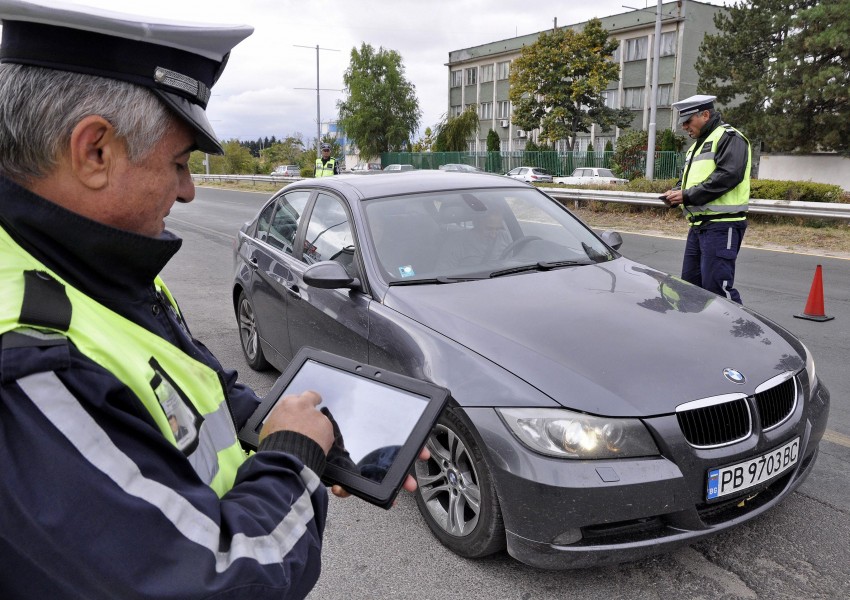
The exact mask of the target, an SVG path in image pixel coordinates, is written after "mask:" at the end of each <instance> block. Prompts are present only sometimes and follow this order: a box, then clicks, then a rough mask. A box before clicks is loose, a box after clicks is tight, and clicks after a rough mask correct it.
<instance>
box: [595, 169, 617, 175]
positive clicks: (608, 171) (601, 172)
mask: <svg viewBox="0 0 850 600" xmlns="http://www.w3.org/2000/svg"><path fill="white" fill-rule="evenodd" d="M599 176H600V177H616V175H614V172H613V171H611V169H599Z"/></svg>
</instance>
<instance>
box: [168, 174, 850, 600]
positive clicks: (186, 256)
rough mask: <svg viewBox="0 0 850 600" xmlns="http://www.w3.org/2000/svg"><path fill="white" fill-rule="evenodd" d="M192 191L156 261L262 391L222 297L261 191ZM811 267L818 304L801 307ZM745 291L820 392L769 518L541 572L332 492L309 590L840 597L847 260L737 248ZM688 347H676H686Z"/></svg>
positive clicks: (670, 261) (650, 247)
mask: <svg viewBox="0 0 850 600" xmlns="http://www.w3.org/2000/svg"><path fill="white" fill-rule="evenodd" d="M268 196H269V195H268V194H252V193H245V192H234V191H226V190H218V189H203V188H198V191H197V197H196V200H195V202H193V203H192V204H189V205H178V206H175V207H174V209H173V210H172V214H171V216H170V217H169V218H168V219H167V226H168V228H169V229H171V230H172V231H174V232H175V233H177V234H178V235H180V236H181V237H183V239H184V245H183V248H182V249H181V251H180V252H179V253H178V255H177V256H176V257H175V258H174V259H173V260H172V261H171V263H170V264H169V265H168V267H166V269H165V272H164V277H165V280H166V281H167V282H168V284H169V287H170V288H171V290H172V291H173V292H174V293H175V295H176V297H177V299H178V301H179V302H180V305H181V308H182V310H183V312H184V313H185V314H186V315H187V317H188V321H189V325H190V327H191V329H192V331H193V333H194V334H195V336H196V337H198V338H199V339H201V340H203V341H204V342H205V343H206V344H207V346H209V347H210V348H211V349H212V351H213V352H214V353H215V354H216V355H217V356H218V357H219V359H220V360H221V362H222V363H223V364H224V365H225V366H227V367H230V368H235V369H237V370H238V371H239V373H240V379H241V380H242V381H244V382H245V383H247V384H249V385H251V386H252V387H254V389H256V390H257V392H258V393H260V394H264V393H265V392H267V391H268V389H269V388H270V387H271V385H272V383H273V381H274V379H275V377H276V373H274V372H272V373H262V374H260V373H255V372H253V371H251V370H250V369H249V368H248V366H247V364H246V363H245V361H244V358H243V357H242V354H241V350H240V348H239V342H238V333H237V329H236V321H235V318H234V315H233V310H232V306H231V302H230V285H231V280H232V245H233V239H234V235H235V232H236V230H237V229H238V227H239V225H240V224H241V223H242V222H244V221H245V220H247V219H249V218H250V217H251V216H252V215H253V214H254V213H255V212H256V210H257V209H258V208H259V206H260V205H261V204H262V203H263V201H264V200H265V199H266V198H268ZM623 237H624V240H625V241H624V244H623V246H622V248H621V252H622V253H623V254H625V255H626V256H628V257H630V258H632V259H634V260H637V261H640V262H643V263H645V264H648V265H650V266H653V267H655V268H658V269H661V270H664V271H668V272H671V273H674V274H677V273H678V272H679V267H680V262H681V253H682V250H683V242H682V240H671V239H667V238H660V237H650V236H643V235H633V234H624V236H623ZM818 264H820V265H822V268H823V282H824V296H825V306H826V314H827V315H831V316H834V317H835V319H834V320H833V321H828V322H825V323H816V322H812V321H806V320H800V319H796V318H794V315H795V314H799V313H801V312H802V311H803V308H804V307H805V304H806V299H807V297H808V294H809V288H810V286H811V283H812V277H813V276H814V272H815V266H816V265H818ZM737 279H738V284H737V287H738V288H739V290H740V291H741V295H742V296H743V299H744V302H745V303H746V304H747V305H748V306H750V307H752V308H754V309H755V310H757V311H758V312H760V313H762V314H763V315H765V316H767V317H769V318H771V319H773V320H774V321H776V322H777V323H779V324H780V325H782V326H784V327H786V328H787V329H789V330H790V331H792V332H793V333H795V334H796V335H797V336H799V337H800V338H801V339H802V340H803V341H804V343H805V344H806V345H807V346H808V347H809V348H810V349H811V350H812V352H813V354H814V355H815V358H816V364H817V370H818V375H819V377H820V378H822V379H823V381H825V382H826V383H827V385H828V387H829V388H830V391H831V392H832V409H831V413H830V421H829V426H828V432H827V436H826V438H825V439H824V441H823V442H822V444H821V454H820V457H819V459H818V462H817V464H816V467H815V469H814V472H813V473H812V475H811V476H810V477H809V479H808V480H807V481H806V482H805V483H804V484H803V485H802V486H801V488H800V489H799V490H798V491H797V492H796V493H794V494H793V495H792V496H791V497H790V498H789V499H788V500H787V501H786V502H784V503H783V504H782V505H780V506H779V507H778V508H777V509H775V510H773V511H772V512H770V513H769V514H768V515H766V516H764V517H762V518H760V519H757V520H756V521H755V522H750V523H749V524H747V525H744V526H742V527H739V528H737V529H734V530H733V531H730V532H727V533H725V534H721V535H719V536H716V537H714V538H712V539H711V540H708V541H704V542H700V543H698V544H695V545H694V546H692V547H689V548H686V549H683V550H680V551H677V552H675V553H672V554H668V555H665V556H661V557H656V558H652V559H649V560H643V561H640V562H637V563H632V564H627V565H620V566H616V567H607V568H596V569H587V570H582V571H555V572H550V571H541V570H537V569H533V568H530V567H527V566H525V565H522V564H520V563H518V562H516V561H515V560H513V559H511V558H510V557H508V556H507V555H505V554H502V555H496V556H494V557H490V558H487V559H484V560H479V561H468V560H465V559H461V558H459V557H457V556H456V555H454V554H452V553H451V552H449V551H448V550H446V549H445V548H444V547H443V546H441V545H440V544H439V543H438V542H437V541H436V539H435V538H433V537H432V535H431V534H430V532H429V531H428V529H427V527H426V525H425V523H424V521H423V520H422V518H421V517H420V516H419V513H418V511H417V509H416V506H415V503H414V502H413V499H412V497H411V496H410V495H409V494H406V493H402V495H401V496H400V498H399V501H398V503H397V505H396V506H395V507H394V508H393V509H392V510H390V511H384V510H381V509H379V508H376V507H373V506H371V505H368V504H366V503H364V502H361V501H360V500H357V499H356V498H350V499H346V500H340V499H338V498H331V506H330V512H329V515H328V525H327V529H326V534H325V550H324V561H323V575H322V577H321V579H320V581H319V583H318V585H317V586H316V588H315V590H314V591H313V593H312V594H311V596H310V598H313V599H319V598H321V599H336V598H340V599H343V598H344V599H346V600H352V599H361V598H362V599H366V598H368V599H394V600H395V599H407V598H416V599H431V598H433V599H435V600H437V599H439V600H450V599H478V598H482V599H484V598H487V599H494V600H502V599H505V600H507V599H517V600H531V599H535V600H537V599H550V598H551V599H554V598H581V599H582V600H593V599H600V600H602V599H604V600H618V599H668V598H677V599H701V600H732V599H770V600H773V599H777V600H781V599H792V598H793V599H803V598H805V599H810V598H811V599H815V598H818V599H821V598H822V599H830V600H831V599H844V598H850V559H848V551H850V542H848V540H850V493H848V492H850V485H848V481H850V404H849V403H848V395H850V378H848V375H847V370H848V357H850V335H848V333H850V332H848V329H850V260H842V259H836V258H826V257H818V256H810V255H799V254H791V253H783V252H774V251H766V250H756V249H751V248H745V249H744V250H742V252H741V256H740V258H739V260H738V275H737ZM685 355H686V352H685Z"/></svg>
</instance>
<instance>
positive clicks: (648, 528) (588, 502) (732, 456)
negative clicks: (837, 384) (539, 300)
mask: <svg viewBox="0 0 850 600" xmlns="http://www.w3.org/2000/svg"><path fill="white" fill-rule="evenodd" d="M810 398H811V399H810V400H809V401H807V402H800V403H799V404H798V406H797V408H796V410H795V412H794V414H793V415H792V417H791V418H790V419H789V420H788V421H787V422H785V423H784V424H782V425H781V426H779V427H777V428H776V429H774V430H772V431H769V432H761V433H760V434H759V435H752V436H751V437H750V438H749V439H747V440H744V441H743V442H740V443H737V444H734V445H732V446H727V447H724V448H717V449H711V450H698V449H695V448H693V447H691V446H690V445H688V444H687V442H685V440H684V438H683V437H682V434H681V431H680V429H679V426H678V422H677V420H676V417H675V416H662V417H655V418H651V419H645V420H644V423H645V424H646V425H647V427H648V428H649V429H650V431H651V432H652V433H653V436H654V437H655V438H656V441H657V443H658V445H659V449H660V451H661V456H659V457H653V458H640V459H619V460H606V461H573V460H563V459H553V458H550V457H545V456H542V455H538V454H536V453H534V452H531V451H530V450H528V449H527V448H525V447H524V446H522V445H521V444H520V443H519V442H518V441H516V440H515V439H513V438H512V437H511V435H510V434H509V433H508V432H507V428H506V426H505V425H504V424H503V423H502V421H501V419H500V418H499V417H498V415H497V414H496V412H495V411H494V410H493V409H489V408H465V409H464V410H465V412H466V414H467V415H468V417H469V419H470V420H471V421H472V423H473V425H474V428H475V430H476V431H477V432H478V435H479V436H480V441H481V443H482V445H483V447H484V448H486V450H487V461H488V466H489V467H490V469H491V471H492V473H493V477H494V480H495V482H496V488H497V490H498V494H499V502H500V505H501V509H502V515H503V518H504V523H505V529H506V534H507V549H508V553H509V554H510V555H511V556H513V557H514V558H516V559H517V560H519V561H521V562H524V563H526V564H529V565H532V566H535V567H539V568H544V569H570V568H583V567H590V566H599V565H606V564H615V563H621V562H627V561H631V560H637V559H640V558H642V557H645V556H649V555H653V554H658V553H662V552H667V551H670V550H672V549H674V548H677V547H679V546H683V545H687V544H691V543H693V542H695V541H697V540H699V539H700V538H703V537H707V536H710V535H714V534H716V533H718V532H720V531H723V530H724V529H728V528H730V527H734V526H736V525H739V524H741V523H743V522H745V521H748V520H750V519H753V518H755V517H757V516H759V515H761V514H763V513H765V512H766V511H768V510H770V509H771V508H773V507H774V506H776V505H777V504H779V503H780V502H781V501H782V500H783V499H784V498H785V497H787V496H788V495H789V494H790V493H791V492H792V491H794V490H795V489H796V488H797V487H798V486H799V485H800V484H801V483H802V482H803V481H804V480H805V478H806V477H807V476H808V475H809V473H810V472H811V470H812V468H813V467H814V464H815V459H816V457H817V451H818V444H819V442H820V440H821V438H822V437H823V433H824V430H825V429H826V422H827V417H828V413H829V391H828V390H827V389H826V387H825V386H823V385H819V386H817V387H816V389H815V393H814V394H812V395H811V396H810ZM797 436H799V437H800V458H799V460H798V462H797V464H796V466H795V467H793V468H792V469H790V470H789V471H786V472H784V473H782V474H780V475H779V476H778V477H776V478H775V479H772V480H770V481H768V482H765V483H764V484H762V486H760V487H755V488H751V489H748V490H746V491H744V492H742V493H741V494H739V495H736V496H733V497H724V498H722V499H719V500H714V501H711V502H707V501H706V500H705V495H706V473H707V471H708V470H709V469H711V468H715V467H718V466H724V465H729V464H734V463H737V462H740V461H742V460H747V459H749V458H752V457H754V456H757V455H759V454H762V453H765V452H768V451H770V450H771V449H773V448H777V447H779V446H781V445H782V444H783V443H785V442H786V441H788V440H790V439H793V438H794V437H797Z"/></svg>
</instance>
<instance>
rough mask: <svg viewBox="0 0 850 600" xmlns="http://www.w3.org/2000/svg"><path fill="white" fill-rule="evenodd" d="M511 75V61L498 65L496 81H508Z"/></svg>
mask: <svg viewBox="0 0 850 600" xmlns="http://www.w3.org/2000/svg"><path fill="white" fill-rule="evenodd" d="M510 74H511V61H509V60H506V61H505V62H500V63H497V64H496V79H507V78H508V76H509V75H510Z"/></svg>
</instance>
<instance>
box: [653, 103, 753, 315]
mask: <svg viewBox="0 0 850 600" xmlns="http://www.w3.org/2000/svg"><path fill="white" fill-rule="evenodd" d="M716 99H717V98H716V96H705V95H697V96H691V97H690V98H686V99H684V100H680V101H679V102H676V103H674V104H673V107H674V108H675V109H676V110H678V111H679V125H681V126H682V129H684V130H685V131H686V132H687V134H688V136H689V137H690V138H691V139H693V140H695V142H694V144H693V145H692V146H691V147H690V149H688V152H687V154H686V157H685V166H684V170H683V172H682V178H681V179H680V180H679V182H678V183H677V184H676V187H674V188H673V189H672V190H669V191H668V192H666V193H665V194H664V197H665V199H666V202H667V203H668V204H670V205H671V206H680V207H681V209H682V212H683V213H684V215H685V217H686V218H687V220H688V223H689V224H690V229H689V230H688V239H687V242H686V244H685V256H684V260H683V261H682V279H684V280H685V281H688V282H690V283H693V284H695V285H698V286H700V287H702V288H705V289H706V290H709V291H711V292H714V293H715V294H719V295H721V296H724V297H726V298H728V299H729V300H732V301H733V302H737V303H738V304H742V302H741V295H740V293H739V292H738V290H737V289H735V287H734V283H735V261H736V259H737V257H738V252H739V250H740V249H741V242H742V241H743V239H744V232H745V231H746V229H747V209H748V208H749V201H750V168H751V165H752V152H751V149H750V142H749V140H748V139H747V138H746V137H745V136H744V135H743V134H742V133H741V132H740V131H738V130H737V129H735V128H734V127H732V126H731V125H728V124H726V123H723V122H722V121H721V119H720V113H719V112H717V111H716V110H715V109H714V101H715V100H716Z"/></svg>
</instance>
